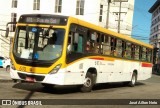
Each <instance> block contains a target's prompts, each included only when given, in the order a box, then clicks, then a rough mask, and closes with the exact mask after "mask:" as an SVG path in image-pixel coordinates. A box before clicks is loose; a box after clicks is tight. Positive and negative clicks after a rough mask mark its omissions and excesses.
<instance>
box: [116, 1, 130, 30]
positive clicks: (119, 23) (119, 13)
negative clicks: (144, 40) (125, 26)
mask: <svg viewBox="0 0 160 108" xmlns="http://www.w3.org/2000/svg"><path fill="white" fill-rule="evenodd" d="M114 2H119V3H120V6H119V12H114V13H116V14H118V20H116V21H118V29H117V32H118V33H120V28H121V27H120V25H121V21H123V20H121V14H122V13H125V14H126V13H127V12H121V8H122V2H128V0H114Z"/></svg>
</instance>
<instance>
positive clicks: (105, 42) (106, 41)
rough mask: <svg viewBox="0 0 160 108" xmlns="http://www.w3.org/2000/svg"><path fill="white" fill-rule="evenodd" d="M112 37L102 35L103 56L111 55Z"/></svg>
mask: <svg viewBox="0 0 160 108" xmlns="http://www.w3.org/2000/svg"><path fill="white" fill-rule="evenodd" d="M110 53H111V47H110V37H109V36H108V35H102V54H104V55H110Z"/></svg>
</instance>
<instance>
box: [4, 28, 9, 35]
mask: <svg viewBox="0 0 160 108" xmlns="http://www.w3.org/2000/svg"><path fill="white" fill-rule="evenodd" d="M8 35H9V27H8V26H7V28H6V33H5V37H6V38H7V37H8Z"/></svg>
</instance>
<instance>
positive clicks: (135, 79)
mask: <svg viewBox="0 0 160 108" xmlns="http://www.w3.org/2000/svg"><path fill="white" fill-rule="evenodd" d="M136 82H137V74H136V73H135V72H134V73H133V75H132V78H131V81H130V82H129V86H131V87H134V86H135V84H136Z"/></svg>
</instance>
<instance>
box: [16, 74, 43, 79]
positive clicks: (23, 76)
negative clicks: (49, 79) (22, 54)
mask: <svg viewBox="0 0 160 108" xmlns="http://www.w3.org/2000/svg"><path fill="white" fill-rule="evenodd" d="M18 76H19V77H20V78H21V79H24V80H25V79H26V77H32V78H35V80H36V81H43V80H44V78H45V76H41V75H27V74H24V73H18Z"/></svg>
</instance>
